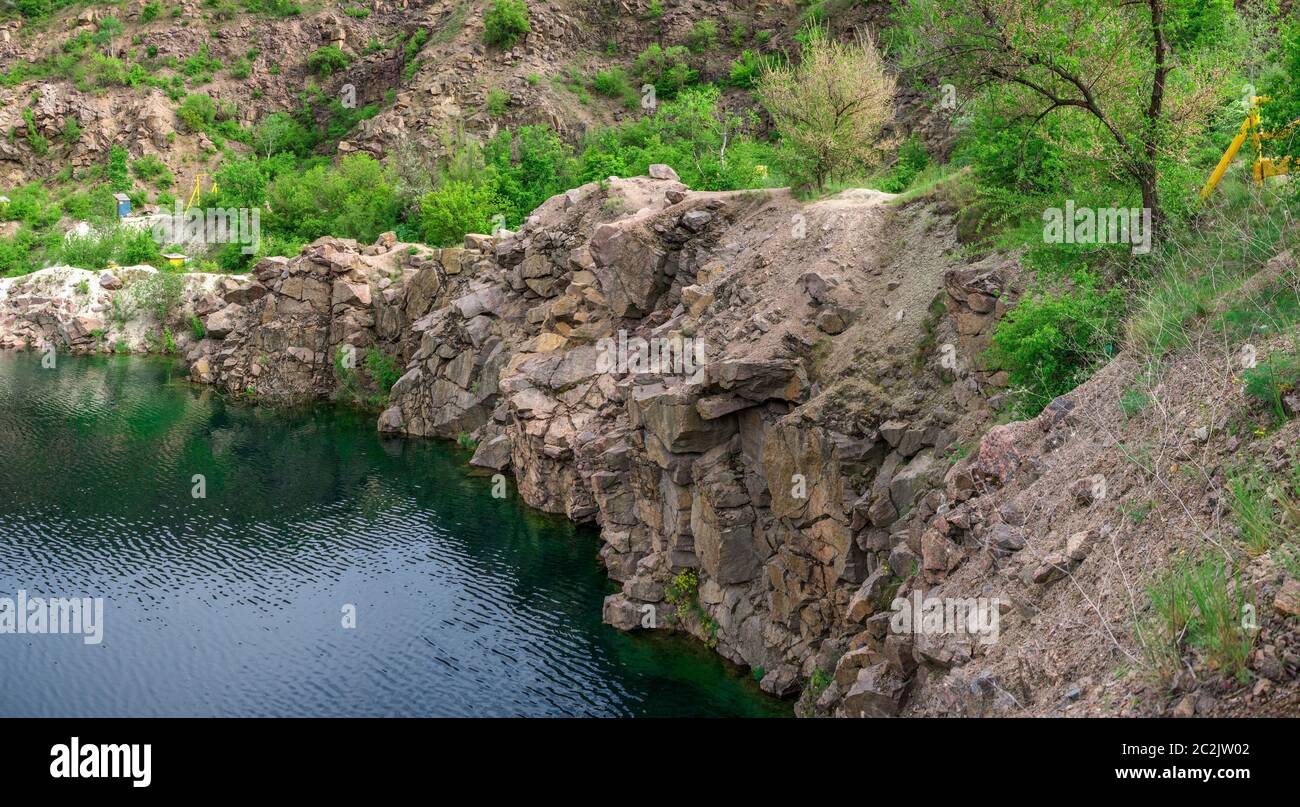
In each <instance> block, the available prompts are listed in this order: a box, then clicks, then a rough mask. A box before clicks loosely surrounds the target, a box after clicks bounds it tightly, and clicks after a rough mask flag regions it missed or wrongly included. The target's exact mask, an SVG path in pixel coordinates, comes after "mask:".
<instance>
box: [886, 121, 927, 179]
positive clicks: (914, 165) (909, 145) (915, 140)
mask: <svg viewBox="0 0 1300 807" xmlns="http://www.w3.org/2000/svg"><path fill="white" fill-rule="evenodd" d="M929 164H930V154H929V152H927V151H926V150H925V143H924V142H923V141H922V140H921V138H919V137H917V136H916V135H912V136H910V137H908V138H907V139H906V140H904V141H903V145H901V146H899V148H898V160H897V161H896V162H895V163H894V169H893V171H891V172H890V174H889V176H888V177H887V178H886V179H885V181H884V182H883V183H881V185H880V189H881V190H882V191H884V192H885V193H902V192H903V191H905V190H907V189H908V188H909V187H911V185H912V181H913V180H915V179H916V177H917V175H918V174H920V173H921V172H922V171H924V170H925V169H926V166H928V165H929Z"/></svg>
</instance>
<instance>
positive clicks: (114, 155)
mask: <svg viewBox="0 0 1300 807" xmlns="http://www.w3.org/2000/svg"><path fill="white" fill-rule="evenodd" d="M108 187H109V189H110V190H112V191H113V192H114V193H125V192H127V191H129V190H131V178H130V176H128V174H127V153H126V149H124V148H122V147H121V146H119V145H117V144H116V143H114V144H113V145H112V147H110V148H109V150H108Z"/></svg>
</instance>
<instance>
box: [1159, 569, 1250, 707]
mask: <svg viewBox="0 0 1300 807" xmlns="http://www.w3.org/2000/svg"><path fill="white" fill-rule="evenodd" d="M1244 589H1245V587H1244V585H1242V584H1241V582H1240V581H1239V580H1238V578H1237V575H1236V574H1235V573H1234V572H1233V571H1232V570H1231V569H1230V568H1229V567H1228V566H1227V565H1226V564H1225V563H1224V561H1223V560H1222V559H1221V558H1218V557H1211V558H1205V559H1203V560H1191V559H1188V558H1180V559H1178V560H1177V561H1175V562H1174V564H1173V565H1172V566H1171V567H1170V568H1169V569H1167V570H1166V571H1165V572H1163V573H1162V574H1160V575H1159V576H1157V577H1156V578H1155V579H1154V580H1153V581H1152V582H1151V584H1150V585H1149V586H1148V587H1147V596H1148V598H1149V599H1150V602H1151V608H1150V613H1149V615H1148V616H1147V618H1146V619H1145V620H1143V621H1142V622H1140V623H1139V624H1138V625H1137V626H1136V630H1135V633H1136V636H1137V639H1138V645H1139V646H1140V647H1141V649H1142V651H1143V654H1144V656H1145V659H1146V661H1147V664H1148V668H1149V670H1150V671H1151V672H1152V673H1153V674H1155V676H1156V677H1158V678H1160V679H1161V680H1165V681H1168V680H1170V679H1172V678H1173V676H1174V675H1175V674H1176V673H1177V672H1178V670H1179V669H1181V667H1182V663H1183V662H1182V658H1183V655H1184V653H1185V652H1186V651H1187V650H1189V649H1190V650H1195V651H1197V652H1198V653H1199V654H1200V655H1201V656H1202V657H1203V658H1204V659H1205V660H1206V661H1207V662H1208V663H1209V665H1210V666H1211V667H1212V668H1214V669H1215V670H1217V671H1218V672H1219V673H1220V674H1222V675H1225V676H1230V677H1233V678H1235V679H1237V680H1238V681H1239V682H1242V683H1244V682H1246V681H1248V680H1249V677H1250V673H1249V672H1248V671H1247V669H1246V663H1247V661H1248V659H1249V656H1250V648H1251V645H1252V644H1253V643H1254V635H1253V633H1252V632H1251V631H1249V630H1247V629H1246V628H1245V627H1244V626H1243V621H1244V620H1243V606H1244V605H1246V597H1245V590H1244Z"/></svg>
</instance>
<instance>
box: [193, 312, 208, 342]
mask: <svg viewBox="0 0 1300 807" xmlns="http://www.w3.org/2000/svg"><path fill="white" fill-rule="evenodd" d="M189 326H190V335H191V336H193V337H194V341H196V342H198V341H200V340H201V339H203V338H204V337H206V336H207V335H208V329H207V326H205V325H204V324H203V320H201V319H199V318H198V317H197V316H195V315H194V314H190V320H189Z"/></svg>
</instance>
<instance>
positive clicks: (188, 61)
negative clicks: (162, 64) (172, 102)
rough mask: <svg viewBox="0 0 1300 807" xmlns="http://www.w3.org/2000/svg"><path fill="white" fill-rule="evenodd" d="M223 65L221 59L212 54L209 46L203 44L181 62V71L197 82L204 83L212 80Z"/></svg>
mask: <svg viewBox="0 0 1300 807" xmlns="http://www.w3.org/2000/svg"><path fill="white" fill-rule="evenodd" d="M221 67H222V64H221V60H220V59H217V58H216V57H214V56H213V55H212V52H211V51H209V50H208V46H207V45H206V44H205V45H202V46H200V47H199V50H198V52H197V53H193V54H191V55H189V56H187V57H185V59H183V60H182V61H181V63H180V71H181V73H183V74H185V75H186V76H188V77H189V78H190V80H191V81H192V82H194V83H195V84H203V83H205V82H207V81H211V80H212V74H213V73H215V72H216V71H218V70H220V69H221Z"/></svg>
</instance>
